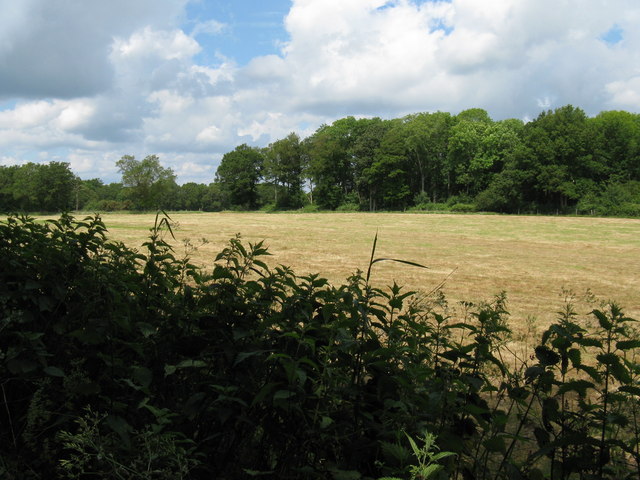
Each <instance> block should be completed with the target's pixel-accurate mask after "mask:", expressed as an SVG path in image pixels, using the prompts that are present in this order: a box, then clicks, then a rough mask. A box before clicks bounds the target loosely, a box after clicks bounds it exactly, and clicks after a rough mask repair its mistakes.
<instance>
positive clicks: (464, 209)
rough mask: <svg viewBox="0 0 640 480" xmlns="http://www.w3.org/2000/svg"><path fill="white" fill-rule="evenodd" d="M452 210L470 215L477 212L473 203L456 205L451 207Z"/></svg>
mask: <svg viewBox="0 0 640 480" xmlns="http://www.w3.org/2000/svg"><path fill="white" fill-rule="evenodd" d="M450 210H451V211H452V212H456V213H470V212H475V211H476V206H475V205H474V204H473V203H455V204H453V205H451V208H450Z"/></svg>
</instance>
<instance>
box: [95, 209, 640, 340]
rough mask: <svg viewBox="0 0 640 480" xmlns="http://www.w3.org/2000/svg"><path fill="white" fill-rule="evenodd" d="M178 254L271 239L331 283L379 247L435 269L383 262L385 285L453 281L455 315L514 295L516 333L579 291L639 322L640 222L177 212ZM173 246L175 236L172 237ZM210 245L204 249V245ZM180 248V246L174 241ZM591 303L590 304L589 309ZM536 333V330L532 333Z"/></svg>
mask: <svg viewBox="0 0 640 480" xmlns="http://www.w3.org/2000/svg"><path fill="white" fill-rule="evenodd" d="M154 217H155V216H154V215H152V214H140V215H136V214H105V215H103V219H104V221H105V223H106V225H107V227H108V229H109V231H110V234H111V237H112V238H114V239H118V240H122V241H123V242H124V243H126V244H127V245H129V246H139V245H141V243H142V242H143V241H144V239H145V236H146V235H147V234H148V230H149V228H150V227H151V226H152V225H153V222H154ZM171 219H172V220H173V221H174V233H175V236H176V239H177V241H176V242H174V243H175V244H176V252H177V253H178V254H182V252H184V251H185V247H184V242H185V240H189V241H190V242H191V243H192V244H193V245H194V246H196V247H197V250H196V251H193V252H191V255H192V258H193V260H194V262H195V263H197V264H200V265H203V266H204V267H211V266H212V264H213V260H214V257H215V255H216V253H217V252H219V251H220V250H221V249H222V248H223V247H224V246H225V244H226V242H227V241H228V239H229V238H230V237H232V236H234V235H235V234H236V233H240V234H241V235H242V237H243V238H244V239H245V241H248V242H258V241H261V240H264V242H265V244H266V245H267V246H268V247H269V250H270V252H271V253H272V254H273V256H272V257H271V258H270V259H269V262H268V263H270V264H272V265H276V264H283V265H287V266H291V267H293V268H294V270H295V271H296V273H298V274H300V275H302V274H306V273H320V274H321V275H322V276H324V277H326V278H328V279H329V280H330V281H331V282H333V283H337V282H342V281H344V280H345V279H346V278H347V277H348V276H349V275H350V274H351V273H353V272H355V271H356V270H358V269H361V270H366V268H367V264H368V260H369V256H370V254H371V245H372V242H373V238H374V236H375V234H376V232H378V249H377V256H379V257H390V258H400V259H405V260H411V261H415V262H418V263H421V264H423V265H426V266H428V267H429V269H428V270H425V269H418V268H414V267H410V266H407V265H402V264H395V263H388V262H383V263H378V264H376V265H375V266H374V270H373V274H372V278H373V283H375V284H376V285H377V286H386V285H390V284H392V282H393V281H394V280H396V281H397V282H398V284H400V285H403V286H405V287H406V288H409V289H412V290H419V291H423V292H429V291H431V290H432V289H434V288H435V287H437V286H438V285H439V284H440V283H441V282H443V281H444V280H446V283H445V285H444V287H443V291H444V293H445V294H446V297H447V299H448V300H449V303H450V305H451V306H452V308H456V305H457V302H459V301H461V300H465V301H472V302H479V301H482V300H486V299H490V298H491V297H492V296H493V295H494V294H497V293H499V292H501V291H502V290H504V291H506V292H507V295H508V301H509V303H508V306H509V311H510V313H511V325H512V327H513V328H514V330H515V331H516V332H520V333H528V334H532V333H535V330H538V331H540V330H541V329H542V328H543V327H544V326H546V325H547V324H548V323H549V322H550V321H551V320H553V319H554V318H555V316H556V312H557V311H558V310H560V309H562V308H563V305H564V299H565V297H566V292H567V291H570V292H573V294H574V295H575V299H574V301H575V304H576V306H577V309H578V311H579V312H580V313H586V312H588V311H590V309H591V308H593V307H594V305H593V304H590V303H589V302H590V301H593V298H595V299H597V300H615V301H616V302H617V303H619V304H620V305H622V306H623V307H624V310H625V311H626V313H627V314H628V315H631V316H635V317H636V318H640V221H638V220H627V219H613V218H570V217H540V216H497V215H434V214H432V215H423V214H401V213H326V214H298V213H287V214H265V213H226V212H225V213H173V214H171ZM169 238H170V237H169ZM203 238H204V239H206V241H207V242H208V243H205V244H202V242H201V239H203ZM172 242H173V240H172ZM590 299H591V300H590ZM532 330H533V331H532Z"/></svg>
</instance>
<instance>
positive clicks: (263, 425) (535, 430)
mask: <svg viewBox="0 0 640 480" xmlns="http://www.w3.org/2000/svg"><path fill="white" fill-rule="evenodd" d="M167 235H172V231H171V222H170V219H169V218H168V217H167V216H158V217H157V218H156V222H155V225H154V226H153V227H152V228H151V230H150V235H149V239H148V241H146V242H145V243H144V244H143V245H142V247H141V248H140V250H133V249H130V248H128V247H126V246H125V245H123V244H122V243H119V242H114V241H111V240H109V239H108V237H107V230H106V228H105V225H104V224H103V222H102V221H101V219H100V218H99V217H97V216H96V217H87V218H85V219H83V220H76V219H74V218H72V217H71V216H68V215H63V216H61V217H60V218H59V219H58V220H52V221H47V222H45V223H39V222H36V221H35V220H34V219H33V218H29V217H24V216H23V217H10V218H8V219H7V220H6V221H4V222H1V223H0V276H1V279H0V311H1V319H0V322H1V323H0V425H2V428H1V429H0V476H2V477H3V478H7V479H18V478H20V479H48V478H58V477H59V478H77V479H84V478H115V479H124V478H127V479H134V478H135V479H160V478H166V479H169V478H183V479H201V478H202V479H205V478H206V479H209V478H218V479H235V478H251V477H256V476H260V477H263V478H278V479H287V478H311V479H313V478H318V479H337V480H340V479H367V478H370V479H376V478H380V477H393V478H457V479H488V478H492V479H501V478H523V479H543V478H553V479H571V478H581V479H588V478H631V477H634V478H637V476H638V475H639V474H640V443H639V442H638V439H639V433H640V432H639V429H640V421H639V420H640V418H639V411H638V396H639V395H640V387H639V386H638V378H639V373H640V369H639V367H638V363H637V358H636V353H637V351H638V347H640V341H638V340H636V338H637V333H636V331H635V330H634V326H633V325H634V321H633V320H632V319H630V318H627V317H626V316H625V315H624V314H623V312H622V311H621V309H620V308H619V307H617V306H616V305H614V304H608V305H607V306H606V308H604V307H603V308H600V309H597V310H594V311H593V312H592V314H591V315H590V317H591V318H592V320H593V322H594V326H593V327H589V326H588V323H587V322H585V321H584V319H582V318H579V316H578V315H577V314H576V313H575V311H574V309H573V307H572V306H571V305H570V304H567V307H566V309H565V310H564V311H563V312H561V313H560V314H559V317H558V320H557V322H556V323H554V324H553V325H551V326H550V327H549V328H548V329H547V330H546V331H545V332H544V334H543V335H542V338H541V339H540V342H539V344H538V345H537V346H536V347H535V348H533V349H532V351H531V352H530V353H529V354H528V355H525V356H521V355H519V354H518V353H517V352H514V351H510V350H509V345H510V343H509V340H510V335H511V334H510V331H509V328H508V325H507V319H508V313H507V311H506V297H505V295H503V294H500V295H497V296H496V297H495V298H493V299H492V300H491V301H489V302H487V303H485V304H481V305H472V304H465V308H464V309H463V310H462V312H463V313H461V314H453V313H451V310H450V309H449V308H447V305H446V300H445V299H444V297H443V296H442V295H432V296H430V297H427V298H424V297H423V296H421V295H418V294H415V293H414V292H408V291H404V290H403V289H402V288H401V287H400V286H398V285H396V284H394V285H392V286H390V287H388V288H387V289H379V288H375V287H373V286H372V285H371V283H370V275H371V270H372V268H371V267H372V266H374V264H375V263H377V262H379V261H383V260H387V259H380V258H375V256H374V252H375V243H374V252H372V256H371V262H370V264H369V269H368V271H367V273H366V274H364V273H361V272H357V273H355V274H354V275H353V276H351V277H350V278H348V279H347V280H346V282H345V283H344V284H342V285H339V286H332V285H330V284H329V283H328V282H327V280H325V279H323V278H322V277H320V276H318V275H308V276H301V277H298V276H297V275H296V274H295V272H293V271H292V270H291V269H289V268H287V267H285V266H277V267H269V266H267V264H266V263H265V262H264V258H265V256H266V255H269V253H268V251H267V249H266V248H265V246H264V245H263V244H262V243H257V244H248V245H247V244H244V243H243V242H242V241H241V238H240V237H234V238H232V239H231V240H230V241H229V244H228V245H227V247H226V248H224V249H223V250H222V252H220V253H219V254H218V255H217V257H216V258H215V260H214V262H213V265H212V266H211V268H210V269H208V270H207V269H203V268H199V267H196V266H194V265H193V264H191V263H190V261H189V258H188V255H183V256H181V255H178V254H177V253H176V252H175V251H174V250H173V249H172V247H171V246H170V245H169V243H168V242H167V241H166V236H167ZM405 263H411V262H405ZM414 439H419V441H418V442H416V441H415V440H414ZM421 441H424V446H418V443H420V442H421Z"/></svg>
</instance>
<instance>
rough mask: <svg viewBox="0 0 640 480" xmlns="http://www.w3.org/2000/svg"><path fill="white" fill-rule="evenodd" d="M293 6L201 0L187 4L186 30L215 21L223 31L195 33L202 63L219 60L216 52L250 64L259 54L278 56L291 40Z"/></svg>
mask: <svg viewBox="0 0 640 480" xmlns="http://www.w3.org/2000/svg"><path fill="white" fill-rule="evenodd" d="M290 7H291V1H290V0H272V1H260V0H235V1H233V0H226V1H216V2H212V1H208V2H207V1H200V2H193V3H191V4H188V5H187V8H186V11H187V18H188V21H187V22H186V24H185V29H189V27H191V28H195V27H196V26H197V25H199V24H202V23H206V22H208V21H209V22H210V21H211V20H214V21H215V22H219V23H220V24H222V25H220V30H219V31H218V32H216V33H214V34H212V33H202V34H198V35H196V36H195V38H196V40H197V41H198V43H200V45H201V46H202V52H201V53H200V55H198V56H197V57H196V58H195V60H196V61H197V62H199V63H205V64H207V63H214V64H215V63H217V60H216V58H215V55H216V53H219V54H221V55H223V56H225V57H228V58H233V59H234V60H235V61H236V62H238V63H239V64H247V63H249V61H250V60H251V59H252V58H254V57H257V56H262V55H272V54H275V55H277V54H278V53H279V45H281V44H282V43H283V42H285V41H286V39H287V32H286V30H285V29H284V18H285V17H286V15H287V13H288V12H289V8H290Z"/></svg>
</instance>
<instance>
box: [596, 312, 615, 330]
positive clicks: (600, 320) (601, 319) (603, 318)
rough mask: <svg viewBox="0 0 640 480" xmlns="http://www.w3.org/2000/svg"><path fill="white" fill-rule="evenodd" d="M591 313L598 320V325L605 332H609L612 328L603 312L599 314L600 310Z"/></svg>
mask: <svg viewBox="0 0 640 480" xmlns="http://www.w3.org/2000/svg"><path fill="white" fill-rule="evenodd" d="M591 313H592V314H593V315H595V317H596V318H597V319H598V323H600V326H601V327H602V328H604V329H605V330H611V329H612V328H613V324H612V323H611V322H610V321H609V319H608V318H607V316H606V315H605V314H604V313H603V312H601V311H600V310H593V311H592V312H591Z"/></svg>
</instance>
